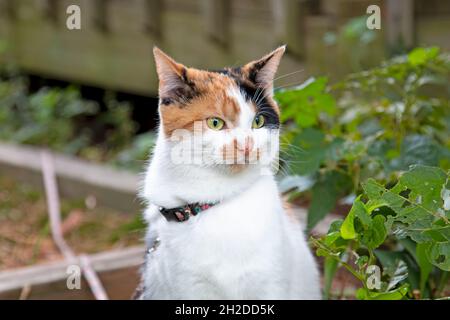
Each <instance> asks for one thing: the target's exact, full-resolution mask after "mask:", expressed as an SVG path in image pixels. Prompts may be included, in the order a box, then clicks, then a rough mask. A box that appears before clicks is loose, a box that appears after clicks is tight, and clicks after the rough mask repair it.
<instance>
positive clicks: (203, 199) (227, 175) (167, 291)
mask: <svg viewBox="0 0 450 320" xmlns="http://www.w3.org/2000/svg"><path fill="white" fill-rule="evenodd" d="M279 51H280V49H279ZM282 51H284V48H283V49H282ZM275 52H277V51H275ZM278 53H279V52H278ZM282 53H283V52H281V54H280V53H279V57H278V56H276V55H274V54H272V56H266V57H265V59H266V60H267V61H266V62H268V61H269V62H270V59H272V57H276V58H277V59H278V61H275V62H276V65H275V66H274V70H276V66H278V62H279V59H280V58H281V55H282ZM155 57H156V61H157V66H158V73H159V76H160V99H161V100H160V101H164V99H171V100H170V101H171V102H172V103H174V106H173V109H172V111H174V112H176V113H178V114H177V115H176V116H175V115H173V117H174V118H173V119H181V120H180V128H188V129H187V130H188V131H189V130H192V129H190V128H191V126H190V125H189V124H187V125H186V123H188V122H189V121H187V120H186V119H187V118H186V117H189V116H188V114H189V113H188V112H189V111H190V112H191V114H192V113H194V114H195V108H196V107H197V108H199V110H200V107H198V104H201V103H204V106H206V108H210V107H211V105H212V104H217V105H219V107H218V108H219V109H220V110H219V109H217V108H212V109H213V110H215V111H213V112H212V113H211V112H210V113H208V112H206V114H207V117H211V116H212V117H218V116H221V117H223V118H225V119H227V121H223V123H226V125H227V127H226V129H223V130H222V128H221V129H219V130H216V129H214V130H211V129H208V128H207V125H204V126H203V129H204V130H206V131H205V133H204V135H205V136H206V137H205V140H204V142H202V143H201V145H202V147H203V149H202V151H201V154H202V155H203V157H206V158H209V159H210V162H209V164H208V165H202V164H199V163H194V164H193V163H187V164H186V163H181V164H180V163H174V161H173V154H172V150H173V148H174V146H175V145H176V142H174V141H171V139H170V138H169V131H168V127H171V126H174V127H176V125H174V123H177V122H176V121H170V118H171V116H170V115H168V112H171V110H170V109H169V108H171V106H170V103H168V104H165V103H161V104H160V114H161V125H160V128H159V135H158V141H157V144H156V147H155V149H154V153H153V157H152V161H151V163H150V165H149V167H148V170H147V174H146V179H145V186H144V189H143V195H144V197H145V199H147V200H148V201H149V203H150V204H149V207H148V208H147V210H146V213H145V217H146V219H147V221H148V222H149V231H148V238H155V237H158V238H159V241H160V242H159V245H158V247H157V248H156V250H154V251H152V252H150V253H149V254H148V256H147V259H146V264H145V266H144V270H143V285H144V290H143V292H142V294H141V296H140V298H142V299H319V298H320V287H319V280H318V271H317V268H316V265H315V262H314V259H313V257H312V255H311V253H310V251H309V249H308V247H307V244H306V241H305V239H304V236H303V233H302V230H301V226H300V224H299V223H298V222H296V221H294V220H293V218H292V217H289V216H288V215H286V213H285V212H284V209H283V206H282V202H281V198H280V196H279V192H278V189H277V185H276V182H275V179H274V177H273V174H271V173H270V170H263V169H265V168H266V169H267V167H269V168H270V163H265V164H264V163H263V164H259V163H258V164H253V165H251V164H246V163H245V161H244V164H242V163H240V164H234V165H233V164H231V165H230V164H223V163H219V160H218V159H219V158H221V157H223V158H229V157H228V156H227V153H226V152H227V151H224V148H222V147H223V146H222V145H221V144H220V146H221V148H219V147H217V146H218V145H219V140H218V139H219V135H220V139H222V140H220V141H221V142H220V143H223V144H226V143H229V142H230V139H231V141H233V145H234V147H236V146H238V147H236V148H237V150H238V151H239V150H242V152H243V154H244V153H245V154H244V158H245V157H247V158H245V159H247V160H248V157H249V154H250V153H251V152H252V150H254V151H255V152H256V153H257V155H258V156H257V158H258V159H260V156H261V157H262V155H260V154H262V153H267V150H266V149H267V145H268V144H267V143H268V139H269V136H268V133H267V132H269V131H272V132H275V133H276V134H275V137H276V138H278V135H277V134H278V126H279V122H278V118H277V117H278V113H277V112H278V110H277V109H275V108H276V106H275V105H274V102H273V100H272V99H271V96H270V95H267V96H266V97H265V98H266V100H265V102H264V103H265V104H266V106H265V107H264V106H262V107H261V104H260V105H258V104H257V103H256V104H255V106H252V103H253V102H252V101H253V100H252V97H248V96H245V94H244V93H243V90H242V87H241V85H243V84H242V82H241V81H240V80H239V81H238V80H236V78H235V77H234V78H233V77H231V76H230V75H228V74H223V73H214V74H212V73H206V72H203V73H202V74H201V75H199V74H198V73H197V72H199V71H192V70H191V69H189V70H187V69H184V71H183V70H182V69H180V70H181V71H180V72H179V73H176V74H177V75H180V79H182V80H183V82H184V83H185V81H186V78H188V79H189V81H192V82H191V85H192V86H195V88H196V90H198V91H197V94H198V95H199V96H201V98H198V100H196V98H195V97H194V98H192V95H189V97H191V98H190V99H188V100H186V99H185V100H182V101H183V104H180V103H177V102H176V98H177V97H179V94H180V92H182V94H183V95H185V96H187V93H186V91H185V90H190V89H189V88H187V89H186V87H183V90H184V91H183V90H181V91H180V90H178V89H180V86H182V85H183V83H181V82H180V83H176V81H177V80H179V79H178V78H170V77H168V76H167V74H166V73H167V72H169V73H170V69H164V68H165V67H167V65H164V64H169V65H170V66H171V68H174V70H175V71H176V70H177V68H178V67H179V68H185V67H184V66H182V65H179V64H175V62H174V61H173V60H171V59H170V58H168V57H167V56H165V55H164V54H162V53H161V52H160V51H159V50H157V49H156V51H155ZM164 59H166V60H164ZM167 59H169V60H167ZM261 61H262V60H261ZM266 62H265V63H266ZM172 63H173V65H172ZM263 67H264V66H263ZM274 70H270V71H271V72H272V73H273V74H274ZM172 71H173V70H172ZM244 71H245V69H244ZM165 72H166V73H165ZM200 72H202V71H200ZM242 73H244V72H240V74H242ZM205 74H206V75H207V77H206V78H204V77H203V76H204V75H205ZM273 74H271V75H270V77H271V79H273ZM230 78H231V79H232V81H231V80H230ZM205 79H207V80H206V81H209V82H208V83H209V84H208V85H210V86H211V85H212V86H213V87H210V88H209V89H208V88H206V87H203V88H202V84H203V83H204V81H205ZM233 79H234V80H233ZM168 83H170V84H171V85H170V88H169V89H170V90H174V88H176V90H177V91H176V95H173V96H171V94H174V91H170V90H168V89H167V85H168ZM224 83H225V84H227V85H226V86H224ZM270 84H271V80H270ZM191 85H190V86H189V87H190V88H192V86H191ZM220 88H223V90H222V91H223V92H221V93H220V92H219V91H220ZM205 90H208V91H212V92H214V98H213V99H212V100H209V101H208V98H207V97H208V94H207V92H206V91H205ZM268 90H272V89H271V87H270V88H269V89H268ZM247 92H248V90H247ZM218 95H219V96H220V97H219V96H218ZM253 98H254V97H253ZM206 102H207V103H206ZM228 104H233V105H234V106H233V108H232V109H233V113H232V114H230V112H229V110H226V107H224V105H228ZM269 107H270V108H273V110H272V111H273V112H268V111H267V110H268V109H267V108H269ZM164 108H168V109H164ZM189 108H191V109H190V110H189ZM202 108H203V110H204V108H205V107H202ZM221 108H222V109H221ZM263 108H266V111H265V112H264V113H261V110H262V109H263ZM210 109H211V108H210ZM227 111H228V115H227V116H226V115H225V114H227ZM183 112H186V114H185V115H184V114H183ZM258 112H259V113H261V114H264V115H265V117H266V118H267V119H265V120H264V121H265V122H266V123H267V124H266V127H267V128H268V129H269V128H271V129H273V130H264V129H262V128H265V127H264V126H261V127H259V125H258V124H257V125H253V129H252V130H251V132H250V133H245V134H244V135H246V136H245V137H244V138H242V137H241V135H237V134H236V132H234V130H235V129H236V128H238V127H246V126H250V128H252V121H253V123H255V121H254V118H255V114H258ZM200 113H201V112H200ZM200 113H199V114H200ZM217 113H219V114H217ZM199 117H200V118H199ZM233 117H234V118H233ZM231 118H233V120H229V119H231ZM205 119H206V118H205ZM205 119H203V118H202V116H199V115H195V116H193V118H192V120H193V121H199V120H200V121H203V120H205ZM207 119H210V118H207ZM214 119H215V118H214ZM219 120H220V119H219ZM183 121H184V122H185V123H184V124H183ZM208 125H209V124H208ZM224 125H225V124H224ZM191 132H193V131H191ZM170 133H171V134H172V133H173V132H170ZM249 135H251V136H249ZM241 138H242V139H243V140H242V139H241ZM272 138H273V136H272ZM249 140H251V141H252V142H251V145H249V144H250V143H249V142H248V141H249ZM241 142H242V143H243V145H242V149H240V147H239V143H241ZM208 146H209V147H211V149H208V152H206V151H205V150H207V147H208ZM277 148H278V143H277V144H276V149H277ZM244 150H245V152H244ZM276 151H277V150H276ZM237 157H238V155H236V154H233V155H232V158H233V159H234V160H237ZM272 160H273V159H272ZM211 163H213V165H211ZM211 202H214V203H217V204H215V205H214V206H213V207H211V208H209V209H207V210H205V211H203V212H200V213H199V214H197V215H195V216H191V217H190V218H189V220H187V221H184V222H174V221H166V220H165V219H164V217H163V216H162V215H161V214H160V211H159V208H160V207H164V208H175V207H178V206H183V205H185V204H191V203H211Z"/></svg>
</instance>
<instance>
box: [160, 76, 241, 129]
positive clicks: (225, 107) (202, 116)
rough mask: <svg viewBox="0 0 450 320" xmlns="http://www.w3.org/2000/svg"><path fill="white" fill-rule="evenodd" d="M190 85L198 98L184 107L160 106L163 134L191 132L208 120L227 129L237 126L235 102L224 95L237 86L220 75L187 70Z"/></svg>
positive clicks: (236, 105) (238, 108)
mask: <svg viewBox="0 0 450 320" xmlns="http://www.w3.org/2000/svg"><path fill="white" fill-rule="evenodd" d="M186 75H187V77H188V79H189V81H192V82H193V83H194V85H195V90H196V91H198V92H199V96H197V97H194V98H193V99H192V100H190V101H188V102H187V103H186V104H180V103H177V102H175V103H172V104H170V105H162V106H160V114H161V118H162V122H163V126H164V132H165V134H166V135H167V136H170V135H171V134H172V132H173V131H174V130H176V129H187V130H193V128H194V123H195V122H196V121H203V123H204V125H205V126H206V124H205V120H206V119H208V118H211V117H218V118H220V119H222V120H224V121H225V124H226V128H233V127H234V126H236V125H237V122H238V120H239V114H240V107H239V105H238V104H237V101H236V100H235V99H233V98H230V97H229V96H228V94H227V91H228V90H229V89H230V88H232V87H235V88H237V86H236V83H235V82H234V81H233V79H231V78H229V77H227V76H225V75H222V74H220V73H214V72H208V71H202V70H196V69H191V68H189V69H187V70H186Z"/></svg>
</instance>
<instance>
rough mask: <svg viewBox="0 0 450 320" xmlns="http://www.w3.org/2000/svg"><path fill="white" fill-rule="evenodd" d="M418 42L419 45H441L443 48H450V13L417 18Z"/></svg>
mask: <svg viewBox="0 0 450 320" xmlns="http://www.w3.org/2000/svg"><path fill="white" fill-rule="evenodd" d="M416 30H417V34H416V38H417V39H416V42H417V45H419V46H435V45H439V47H441V48H442V49H443V50H450V37H449V34H448V32H443V30H450V15H448V16H445V15H442V16H440V15H436V16H428V15H427V16H419V17H418V18H417V19H416Z"/></svg>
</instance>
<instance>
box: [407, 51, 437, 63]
mask: <svg viewBox="0 0 450 320" xmlns="http://www.w3.org/2000/svg"><path fill="white" fill-rule="evenodd" d="M438 53H439V48H437V47H432V48H416V49H414V50H412V51H411V52H410V53H409V54H408V61H409V63H411V64H412V65H413V66H420V65H423V64H425V63H426V62H427V61H429V60H430V59H433V58H435V57H436V56H437V55H438Z"/></svg>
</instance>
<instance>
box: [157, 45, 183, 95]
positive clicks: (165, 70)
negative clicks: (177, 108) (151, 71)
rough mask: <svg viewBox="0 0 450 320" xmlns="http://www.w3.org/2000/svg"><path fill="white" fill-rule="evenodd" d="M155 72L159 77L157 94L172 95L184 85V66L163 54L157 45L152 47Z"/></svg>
mask: <svg viewBox="0 0 450 320" xmlns="http://www.w3.org/2000/svg"><path fill="white" fill-rule="evenodd" d="M153 55H154V56H155V63H156V72H157V73H158V78H159V96H160V97H161V98H166V97H173V96H174V95H176V94H177V92H181V91H182V90H183V89H184V88H185V87H186V86H187V84H186V79H185V78H186V67H185V66H184V65H182V64H181V63H178V62H176V61H175V60H174V59H172V58H171V57H169V56H168V55H167V54H165V53H164V52H163V51H162V50H160V49H159V48H157V47H154V48H153Z"/></svg>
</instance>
